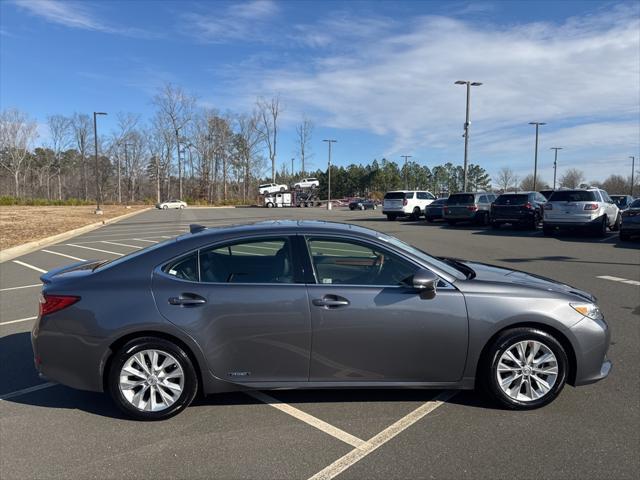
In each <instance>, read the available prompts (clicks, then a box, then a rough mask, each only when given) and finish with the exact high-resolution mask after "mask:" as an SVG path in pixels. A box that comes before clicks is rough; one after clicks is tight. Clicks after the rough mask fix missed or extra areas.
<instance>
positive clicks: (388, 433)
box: [309, 391, 457, 480]
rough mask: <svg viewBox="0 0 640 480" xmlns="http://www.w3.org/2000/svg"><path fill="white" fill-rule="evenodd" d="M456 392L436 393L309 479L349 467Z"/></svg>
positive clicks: (323, 477)
mask: <svg viewBox="0 0 640 480" xmlns="http://www.w3.org/2000/svg"><path fill="white" fill-rule="evenodd" d="M456 393H457V392H453V391H445V392H442V393H441V394H440V395H438V396H437V397H436V398H434V399H433V400H430V401H428V402H426V403H424V404H422V405H420V406H419V407H418V408H416V409H415V410H414V411H412V412H411V413H409V414H408V415H406V416H404V417H402V418H401V419H400V420H398V421H397V422H396V423H394V424H393V425H391V426H389V427H387V428H385V429H384V430H383V431H382V432H380V433H379V434H377V435H376V436H374V437H372V438H371V439H370V440H368V441H366V442H365V443H364V445H362V446H360V447H357V448H354V449H353V450H351V451H350V452H349V453H347V454H346V455H344V456H343V457H341V458H339V459H338V460H336V461H335V462H333V463H332V464H331V465H329V466H328V467H326V468H324V469H322V470H320V471H319V472H318V473H316V474H315V475H313V476H312V477H310V478H309V480H330V479H332V478H334V477H336V476H338V475H340V474H341V473H342V472H344V471H345V470H346V469H347V468H349V467H351V466H352V465H354V464H355V463H357V462H359V461H360V460H362V459H363V458H364V457H366V456H367V455H369V454H370V453H371V452H373V451H374V450H376V449H377V448H378V447H381V446H382V445H384V444H385V443H387V442H388V441H389V440H391V439H392V438H393V437H395V436H396V435H398V434H399V433H401V432H403V431H404V430H406V429H407V428H409V427H410V426H411V425H413V424H414V423H416V422H417V421H418V420H420V419H421V418H423V417H424V416H426V415H428V414H429V413H431V412H433V411H434V410H435V409H436V408H438V407H439V406H441V405H442V404H443V403H445V402H446V401H447V400H449V399H450V398H451V397H453V396H454V395H455V394H456Z"/></svg>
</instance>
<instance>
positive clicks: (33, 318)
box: [0, 317, 38, 325]
mask: <svg viewBox="0 0 640 480" xmlns="http://www.w3.org/2000/svg"><path fill="white" fill-rule="evenodd" d="M36 318H38V317H27V318H19V319H18V320H9V321H7V322H0V325H11V324H12V323H20V322H28V321H29V320H35V319H36Z"/></svg>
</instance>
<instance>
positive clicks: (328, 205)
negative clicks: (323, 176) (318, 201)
mask: <svg viewBox="0 0 640 480" xmlns="http://www.w3.org/2000/svg"><path fill="white" fill-rule="evenodd" d="M322 141H323V142H327V143H328V144H329V168H328V170H327V174H328V178H327V180H328V181H327V210H331V144H332V143H336V142H337V140H331V139H328V140H322Z"/></svg>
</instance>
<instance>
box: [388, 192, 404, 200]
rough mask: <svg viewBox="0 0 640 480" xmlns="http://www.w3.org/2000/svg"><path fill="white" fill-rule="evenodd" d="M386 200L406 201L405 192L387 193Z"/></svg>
mask: <svg viewBox="0 0 640 480" xmlns="http://www.w3.org/2000/svg"><path fill="white" fill-rule="evenodd" d="M384 199H385V200H404V192H387V193H385V195H384Z"/></svg>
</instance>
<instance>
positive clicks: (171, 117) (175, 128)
mask: <svg viewBox="0 0 640 480" xmlns="http://www.w3.org/2000/svg"><path fill="white" fill-rule="evenodd" d="M153 103H154V105H155V106H156V107H157V108H158V109H159V111H160V113H161V115H162V117H163V120H164V123H165V124H166V125H167V126H168V127H169V128H171V131H172V133H173V135H174V136H175V148H176V152H177V155H178V195H179V197H180V198H182V157H181V152H180V148H181V146H180V141H181V134H182V133H181V132H182V131H183V129H184V128H185V127H186V126H187V124H188V123H189V122H190V121H191V118H192V115H193V110H194V105H195V99H194V97H192V96H190V95H188V94H187V93H185V91H184V90H183V89H182V88H181V87H178V86H174V85H172V84H170V83H167V84H165V85H164V86H163V87H162V88H161V89H160V92H159V93H158V94H157V95H156V96H155V97H153Z"/></svg>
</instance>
